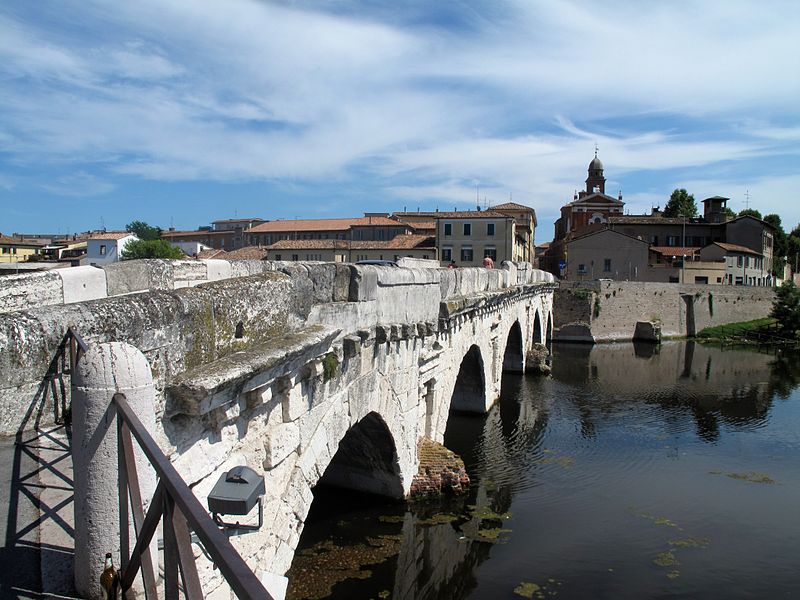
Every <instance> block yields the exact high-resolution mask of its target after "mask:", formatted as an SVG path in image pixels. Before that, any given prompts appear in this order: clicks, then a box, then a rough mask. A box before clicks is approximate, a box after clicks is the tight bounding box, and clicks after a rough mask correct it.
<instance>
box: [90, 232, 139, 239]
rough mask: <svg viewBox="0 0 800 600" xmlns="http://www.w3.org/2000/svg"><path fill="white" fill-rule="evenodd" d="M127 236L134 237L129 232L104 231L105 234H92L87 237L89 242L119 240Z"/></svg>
mask: <svg viewBox="0 0 800 600" xmlns="http://www.w3.org/2000/svg"><path fill="white" fill-rule="evenodd" d="M129 236H133V237H136V236H135V235H134V234H133V233H131V232H130V231H106V232H105V233H93V234H91V235H90V236H89V239H90V240H121V239H122V238H126V237H129Z"/></svg>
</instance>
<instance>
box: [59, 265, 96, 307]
mask: <svg viewBox="0 0 800 600" xmlns="http://www.w3.org/2000/svg"><path fill="white" fill-rule="evenodd" d="M56 273H57V274H58V276H59V277H60V278H61V282H62V286H63V290H64V304H72V303H75V302H84V301H86V300H97V299H98V298H105V297H106V293H107V291H106V273H105V271H103V269H98V268H95V267H89V266H84V267H73V268H71V269H59V270H58V271H56Z"/></svg>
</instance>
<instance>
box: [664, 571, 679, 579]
mask: <svg viewBox="0 0 800 600" xmlns="http://www.w3.org/2000/svg"><path fill="white" fill-rule="evenodd" d="M680 576H681V573H680V571H670V572H669V573H667V577H669V578H670V579H677V578H678V577H680Z"/></svg>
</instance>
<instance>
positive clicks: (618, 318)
mask: <svg viewBox="0 0 800 600" xmlns="http://www.w3.org/2000/svg"><path fill="white" fill-rule="evenodd" d="M774 297H775V291H774V289H772V288H758V287H744V286H708V285H678V284H674V283H649V282H647V283H646V282H616V281H607V282H606V281H604V282H588V283H576V282H561V284H560V286H559V289H558V290H557V291H556V293H555V296H554V300H553V301H554V311H553V312H554V316H555V324H554V325H555V327H556V329H557V331H556V334H555V339H557V340H558V339H561V340H564V339H565V336H566V332H570V333H569V336H570V337H571V338H573V339H577V338H575V336H574V335H573V333H574V330H575V329H576V327H578V325H577V324H581V325H582V331H584V333H583V334H582V337H583V338H585V339H581V340H578V341H615V340H631V339H633V337H634V332H635V331H636V323H637V322H639V321H651V322H655V323H658V324H660V326H661V333H662V335H663V336H664V337H685V336H688V335H693V334H694V333H696V332H699V331H701V330H702V329H704V328H706V327H713V326H716V325H724V324H727V323H738V322H741V321H750V320H753V319H760V318H763V317H766V316H768V315H769V312H770V310H771V309H772V302H773V299H774ZM587 326H588V329H587ZM559 333H560V334H561V335H560V336H559ZM578 337H581V336H578Z"/></svg>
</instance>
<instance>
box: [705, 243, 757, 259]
mask: <svg viewBox="0 0 800 600" xmlns="http://www.w3.org/2000/svg"><path fill="white" fill-rule="evenodd" d="M713 245H716V246H719V247H720V248H722V249H723V250H727V251H728V252H740V253H741V254H752V255H754V256H761V253H760V252H756V251H755V250H753V249H752V248H748V247H746V246H739V245H738V244H726V243H725V242H714V244H713Z"/></svg>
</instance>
